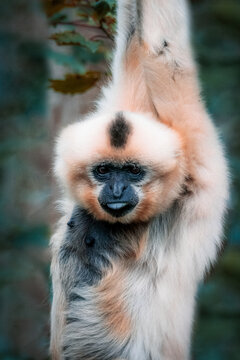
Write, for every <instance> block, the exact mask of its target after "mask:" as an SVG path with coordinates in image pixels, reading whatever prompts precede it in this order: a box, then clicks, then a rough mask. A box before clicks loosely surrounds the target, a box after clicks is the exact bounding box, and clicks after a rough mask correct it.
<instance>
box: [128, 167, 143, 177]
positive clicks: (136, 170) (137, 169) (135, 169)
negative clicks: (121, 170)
mask: <svg viewBox="0 0 240 360" xmlns="http://www.w3.org/2000/svg"><path fill="white" fill-rule="evenodd" d="M130 172H131V173H132V174H134V175H138V174H140V173H141V168H140V167H139V166H137V165H132V166H130Z"/></svg>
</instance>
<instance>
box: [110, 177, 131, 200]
mask: <svg viewBox="0 0 240 360" xmlns="http://www.w3.org/2000/svg"><path fill="white" fill-rule="evenodd" d="M126 187H127V186H126V184H125V182H124V181H123V179H121V178H117V179H116V178H114V179H112V181H111V182H110V189H111V191H112V196H113V198H114V199H120V198H121V196H122V195H123V192H124V190H125V189H126Z"/></svg>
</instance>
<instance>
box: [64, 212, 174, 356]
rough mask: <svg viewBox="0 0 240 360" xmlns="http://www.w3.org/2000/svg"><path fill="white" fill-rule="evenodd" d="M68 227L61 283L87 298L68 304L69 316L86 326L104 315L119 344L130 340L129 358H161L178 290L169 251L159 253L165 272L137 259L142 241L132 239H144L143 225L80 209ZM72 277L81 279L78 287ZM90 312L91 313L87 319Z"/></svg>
mask: <svg viewBox="0 0 240 360" xmlns="http://www.w3.org/2000/svg"><path fill="white" fill-rule="evenodd" d="M68 228H69V229H68V230H67V234H66V239H65V241H64V243H63V244H62V247H61V249H60V268H61V274H62V275H61V277H62V279H63V286H64V288H65V289H66V292H67V293H69V294H71V293H72V292H74V291H76V288H77V292H78V295H80V298H83V299H85V301H82V300H81V301H80V302H79V304H78V305H77V306H76V303H75V305H74V304H73V306H72V305H71V304H70V307H71V309H72V310H71V311H73V312H74V314H72V315H71V316H73V317H74V318H75V319H77V318H79V324H84V323H86V328H88V329H90V328H91V327H92V328H93V329H94V328H95V327H96V326H95V325H94V324H96V321H98V322H99V316H100V318H101V319H103V320H101V321H102V322H101V323H100V324H98V326H100V328H101V327H102V333H104V331H107V332H109V333H110V334H111V336H112V337H113V339H114V338H116V339H115V340H116V341H119V343H121V342H123V343H127V344H128V345H126V347H125V350H124V351H127V353H128V354H129V356H130V357H129V358H130V359H131V360H132V359H133V360H135V359H136V360H146V359H159V353H160V352H161V347H162V339H163V337H164V336H165V332H166V329H167V325H168V323H169V321H170V320H169V319H170V318H171V311H170V304H172V299H173V297H174V291H175V289H174V286H172V284H171V279H170V277H169V276H168V272H167V271H165V270H166V267H165V265H164V264H166V263H167V262H168V260H167V259H166V256H165V257H162V259H160V258H159V259H160V261H161V262H162V263H163V262H164V264H162V269H165V270H164V271H159V268H158V265H157V261H156V259H155V260H151V261H149V263H148V262H147V261H146V262H145V263H144V262H141V261H138V260H137V259H136V253H137V254H138V252H139V256H141V251H143V249H142V248H141V246H143V245H144V244H141V243H139V244H136V243H132V242H131V241H132V238H134V240H135V241H136V237H137V238H139V240H142V241H144V239H143V238H141V236H143V235H144V233H145V230H146V228H145V226H144V225H143V224H140V225H139V224H138V225H134V226H132V227H129V226H125V225H121V226H120V225H119V224H116V225H110V224H107V223H104V222H97V221H95V220H93V219H92V217H91V216H90V215H88V214H87V213H86V212H85V211H83V210H81V209H80V208H76V209H75V210H74V212H73V215H72V217H71V220H70V221H69V223H68ZM134 236H135V237H134ZM145 241H146V239H145ZM134 246H135V247H134ZM126 257H127V258H128V261H127V262H126V261H125V259H126ZM72 279H77V286H76V281H74V282H72ZM75 299H76V298H74V297H73V301H75ZM73 309H75V310H73ZM87 313H91V314H92V315H91V316H92V317H89V318H85V314H87ZM106 329H107V330H106ZM163 329H164V331H163ZM83 330H84V329H83ZM84 331H85V330H84ZM123 353H124V352H123Z"/></svg>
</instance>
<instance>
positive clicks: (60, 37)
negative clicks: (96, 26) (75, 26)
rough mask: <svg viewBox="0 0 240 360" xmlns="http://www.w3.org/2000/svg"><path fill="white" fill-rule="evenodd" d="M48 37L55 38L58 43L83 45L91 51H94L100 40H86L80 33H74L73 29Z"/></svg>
mask: <svg viewBox="0 0 240 360" xmlns="http://www.w3.org/2000/svg"><path fill="white" fill-rule="evenodd" d="M50 39H52V40H55V41H56V43H57V44H58V45H80V46H84V47H85V48H87V49H89V50H90V51H91V52H93V53H95V52H96V51H97V50H98V48H99V46H100V45H101V42H99V41H90V40H87V39H85V38H84V37H83V36H82V35H81V34H79V33H76V32H75V31H64V32H59V33H56V34H53V35H52V36H51V37H50Z"/></svg>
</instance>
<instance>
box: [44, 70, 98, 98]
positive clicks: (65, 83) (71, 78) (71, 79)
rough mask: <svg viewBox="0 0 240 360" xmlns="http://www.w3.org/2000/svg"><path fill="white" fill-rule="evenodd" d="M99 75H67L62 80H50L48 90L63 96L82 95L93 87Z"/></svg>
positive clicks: (92, 72) (91, 72) (94, 73)
mask: <svg viewBox="0 0 240 360" xmlns="http://www.w3.org/2000/svg"><path fill="white" fill-rule="evenodd" d="M100 76H101V73H99V72H97V71H89V72H87V73H86V74H84V75H76V74H67V75H66V76H65V79H63V80H51V79H50V88H52V89H53V90H55V91H57V92H61V93H64V94H78V93H83V92H85V91H87V90H89V89H90V88H91V87H93V86H94V85H95V84H96V82H97V81H98V80H99V79H100Z"/></svg>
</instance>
